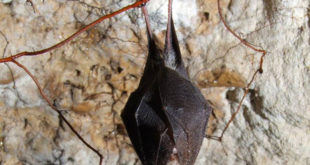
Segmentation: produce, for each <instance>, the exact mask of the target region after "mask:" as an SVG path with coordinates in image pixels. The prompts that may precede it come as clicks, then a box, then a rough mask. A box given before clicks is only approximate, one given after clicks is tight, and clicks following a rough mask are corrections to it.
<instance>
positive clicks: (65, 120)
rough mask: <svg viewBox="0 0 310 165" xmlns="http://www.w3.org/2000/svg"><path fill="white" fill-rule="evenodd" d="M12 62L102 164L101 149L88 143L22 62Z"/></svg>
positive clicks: (13, 60)
mask: <svg viewBox="0 0 310 165" xmlns="http://www.w3.org/2000/svg"><path fill="white" fill-rule="evenodd" d="M12 62H13V63H14V64H16V65H17V66H18V67H20V68H22V69H23V70H24V71H25V72H26V73H27V74H28V75H29V76H30V77H31V79H32V80H33V81H34V83H35V84H36V86H37V88H38V89H39V92H40V95H41V96H42V97H43V99H44V100H45V101H46V102H47V104H48V105H49V106H50V107H51V108H52V109H53V110H54V111H56V112H57V113H58V115H59V116H60V118H61V120H63V121H64V122H65V123H66V124H67V125H68V126H69V128H70V129H71V130H72V132H73V133H74V134H75V135H76V136H77V137H78V138H79V139H80V140H81V141H82V142H83V143H84V144H85V145H86V146H87V147H88V148H89V149H91V150H92V151H93V152H95V153H96V154H97V155H98V156H99V158H100V161H99V164H100V165H101V164H102V160H103V156H102V155H101V154H100V153H99V151H97V150H96V149H95V148H94V147H92V146H91V145H90V144H88V143H87V142H86V141H85V139H84V138H83V137H82V136H81V135H80V134H79V133H78V132H77V131H76V130H75V129H74V128H73V126H72V125H71V124H70V123H69V121H68V120H67V119H66V118H65V116H63V115H62V113H61V111H60V110H58V109H57V108H56V107H55V106H54V105H53V104H52V102H51V101H50V100H49V99H48V98H47V96H46V95H45V94H44V92H43V90H42V88H41V86H40V84H39V81H38V80H37V78H36V77H35V76H34V75H33V74H32V73H31V72H30V71H29V70H28V69H27V68H26V67H25V66H24V65H22V64H21V63H19V62H17V61H15V59H12Z"/></svg>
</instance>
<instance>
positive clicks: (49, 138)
mask: <svg viewBox="0 0 310 165" xmlns="http://www.w3.org/2000/svg"><path fill="white" fill-rule="evenodd" d="M32 2H33V4H34V6H31V3H30V2H26V1H22V0H14V1H12V2H9V1H0V9H1V10H0V32H1V33H0V53H1V56H2V54H3V55H4V56H10V55H12V54H16V53H18V52H22V51H33V50H40V49H43V48H46V47H48V46H51V45H53V44H55V43H57V42H59V41H61V40H63V39H65V38H66V37H68V36H69V35H71V34H72V33H74V32H75V31H77V30H78V29H79V28H81V27H83V26H85V25H86V24H88V23H90V22H91V21H93V20H95V19H96V18H98V17H99V16H102V15H104V14H107V13H110V12H111V11H115V10H117V9H119V8H121V7H123V6H126V5H128V4H130V2H128V1H117V2H114V1H112V0H109V1H99V0H85V1H84V0H80V1H62V0H55V1H38V0H32ZM167 2H168V1H167V0H151V1H150V2H149V3H148V5H147V7H148V9H149V12H150V16H151V17H150V18H151V25H152V28H153V31H154V34H155V35H156V37H157V39H158V43H159V44H160V45H161V46H162V45H163V42H164V34H165V33H164V32H165V28H166V22H167V19H166V18H167ZM222 8H223V13H224V16H225V19H226V21H227V23H228V24H229V25H230V26H231V27H232V29H233V30H235V31H236V32H237V34H238V35H240V36H242V38H244V39H246V40H247V41H249V42H250V43H252V44H253V45H256V46H258V47H259V48H263V49H265V50H267V52H268V53H267V55H266V56H265V59H264V65H263V69H264V73H263V74H258V75H257V77H256V78H255V81H254V83H253V84H252V85H251V86H250V92H249V94H248V95H247V97H246V98H245V101H244V102H243V104H242V106H241V107H242V108H241V111H240V112H239V113H238V115H237V117H236V119H235V120H234V121H233V122H232V124H231V125H230V127H229V128H228V130H227V132H226V133H225V135H224V138H223V142H222V143H219V142H218V141H215V140H212V139H207V138H206V139H205V140H204V143H203V146H202V148H201V152H200V155H199V157H198V159H197V161H196V164H197V165H198V164H199V165H200V164H201V165H204V164H310V111H309V110H310V96H309V95H310V56H309V52H310V46H309V44H310V39H309V36H310V34H309V33H310V31H309V26H310V20H309V8H310V3H309V1H308V0H296V1H289V0H274V1H267V0H239V1H238V0H231V1H229V0H222ZM173 14H174V21H175V25H176V29H177V35H178V39H179V42H180V46H181V51H182V55H183V58H184V61H185V63H186V66H187V70H188V71H189V74H190V76H191V78H192V81H193V82H194V83H195V84H197V86H198V87H199V88H200V89H201V91H202V92H203V94H204V96H205V97H206V99H207V100H208V101H209V102H210V103H211V104H212V106H213V107H214V113H215V115H216V118H214V117H213V116H212V117H211V118H210V121H209V124H208V129H207V130H206V133H207V134H208V135H213V136H217V135H220V133H221V131H222V130H223V129H224V126H225V124H226V123H227V122H228V120H229V119H230V117H231V114H232V113H233V112H234V111H235V110H236V108H237V106H238V103H239V102H240V99H241V97H242V96H243V93H244V90H243V89H242V88H243V87H245V86H246V84H247V83H248V82H249V81H250V79H251V76H252V75H253V73H254V72H255V70H256V69H257V67H258V65H259V59H260V54H259V53H257V52H254V51H253V50H251V49H249V48H248V47H245V46H244V45H243V44H241V43H240V41H239V40H237V39H236V38H235V37H234V36H233V35H232V34H231V33H230V32H229V31H228V30H227V29H226V28H225V27H224V26H223V24H222V23H221V22H220V20H219V17H218V11H217V2H216V0H196V2H195V1H188V0H174V8H173ZM7 42H8V45H7ZM6 45H7V47H6ZM146 51H147V40H146V34H145V24H144V20H143V18H142V14H141V11H140V10H139V9H133V10H130V11H128V12H126V13H123V14H121V15H119V16H117V17H114V18H112V19H109V20H106V21H104V22H102V23H100V24H99V25H97V26H96V27H95V28H93V29H91V30H89V31H87V32H85V33H83V34H82V35H81V36H80V37H78V38H77V39H75V40H74V41H72V42H70V43H69V44H67V45H65V46H64V47H62V48H58V49H57V50H54V51H51V52H49V53H46V54H44V55H41V56H36V57H23V58H20V59H19V60H18V61H19V62H20V63H22V64H24V65H25V66H26V67H27V68H28V69H29V70H30V71H31V73H33V74H34V75H35V76H36V77H37V78H38V79H39V83H40V84H41V86H42V88H43V90H44V92H45V94H46V95H47V96H48V98H49V99H50V100H51V101H52V102H53V103H55V105H57V107H59V109H61V110H64V115H65V116H66V117H67V118H68V120H69V121H70V123H71V124H72V125H73V126H74V128H75V129H76V130H77V131H78V132H79V133H80V134H81V136H82V137H84V138H85V140H86V141H88V142H90V144H91V145H93V146H94V147H95V148H97V149H98V150H99V151H100V152H101V153H102V154H103V155H104V164H109V165H110V164H129V165H130V164H136V162H137V161H138V159H137V156H136V154H135V152H134V150H133V148H132V146H131V144H130V141H129V138H128V137H127V134H126V131H125V129H124V126H123V125H122V122H121V119H120V116H119V115H120V113H121V110H122V108H123V106H124V105H125V103H126V101H127V99H128V96H129V94H130V93H131V92H132V91H134V90H135V89H136V87H137V85H138V83H139V80H140V77H141V75H142V71H143V67H144V63H145V58H146V55H147V52H146ZM0 75H1V76H0V161H1V163H2V164H6V165H11V164H14V165H15V164H82V165H84V164H85V165H88V164H98V161H99V159H98V157H97V155H96V154H94V153H93V152H92V151H91V150H89V149H88V148H87V147H86V146H85V145H83V144H82V143H81V141H79V140H78V138H77V137H76V136H75V135H74V134H73V133H72V131H70V130H69V128H68V127H67V126H66V125H65V124H64V123H59V119H58V116H57V114H56V113H55V112H54V111H53V110H52V109H51V108H50V107H48V106H47V104H46V102H45V101H44V100H43V99H42V98H41V96H40V95H39V92H38V90H37V88H36V86H35V85H34V83H33V82H32V80H31V79H30V78H29V76H28V75H27V74H26V73H25V72H24V71H23V70H21V69H20V68H18V67H16V66H15V65H14V64H11V63H9V64H8V65H4V64H0ZM62 125H63V127H62ZM174 163H175V162H174ZM171 164H173V163H171Z"/></svg>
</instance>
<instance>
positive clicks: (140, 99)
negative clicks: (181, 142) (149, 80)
mask: <svg viewBox="0 0 310 165" xmlns="http://www.w3.org/2000/svg"><path fill="white" fill-rule="evenodd" d="M151 88H152V87H151ZM151 88H150V89H148V90H146V91H145V92H141V91H139V90H137V91H135V92H134V93H132V94H131V96H130V97H129V100H128V102H127V104H126V106H125V109H124V110H123V112H122V119H123V121H124V124H125V126H126V129H127V132H128V135H129V137H130V139H131V141H132V144H133V146H134V148H135V150H136V152H137V154H138V156H139V158H140V160H141V161H142V163H143V164H144V165H165V164H167V161H168V159H169V157H170V155H171V153H172V149H173V141H172V139H171V138H170V137H169V135H168V128H167V126H166V124H165V123H166V122H164V120H167V119H165V115H164V113H163V111H162V106H161V102H160V98H159V94H158V92H156V91H158V90H157V89H156V88H155V89H154V88H153V89H151Z"/></svg>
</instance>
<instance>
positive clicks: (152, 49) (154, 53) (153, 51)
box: [142, 6, 161, 60]
mask: <svg viewBox="0 0 310 165" xmlns="http://www.w3.org/2000/svg"><path fill="white" fill-rule="evenodd" d="M142 12H143V15H144V18H145V23H146V31H147V40H148V49H149V55H150V57H151V58H153V59H156V60H160V59H161V58H160V55H159V51H158V48H157V46H156V44H155V40H154V37H153V33H152V28H151V25H150V21H149V15H148V12H147V9H146V6H143V7H142Z"/></svg>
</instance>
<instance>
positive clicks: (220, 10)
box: [207, 0, 267, 142]
mask: <svg viewBox="0 0 310 165" xmlns="http://www.w3.org/2000/svg"><path fill="white" fill-rule="evenodd" d="M217 5H218V13H219V15H220V20H221V21H222V22H223V24H224V26H225V28H226V29H227V30H228V31H229V32H230V33H231V34H232V35H234V36H235V37H236V38H237V39H238V40H239V41H240V42H241V43H242V44H244V45H245V46H246V47H249V48H251V49H252V50H254V51H256V52H259V53H262V55H261V57H260V61H259V68H258V69H257V70H256V71H255V72H254V74H253V76H252V78H251V81H250V82H249V83H248V84H247V86H246V88H245V92H244V94H243V96H242V98H241V101H240V102H239V105H238V108H237V110H236V112H234V113H233V114H232V116H231V118H230V119H229V121H228V123H227V124H226V126H225V128H224V130H223V132H222V133H221V136H219V137H218V136H207V137H208V138H210V139H214V140H218V141H220V142H222V139H223V136H224V133H225V132H226V130H227V129H228V127H229V124H230V123H231V122H232V121H233V120H234V119H235V118H236V116H237V113H238V112H239V111H240V109H241V105H242V103H243V101H244V99H245V97H246V96H247V94H248V93H249V87H250V85H251V84H252V83H253V81H254V79H255V77H256V75H257V73H263V62H264V57H265V55H266V53H267V52H266V50H264V49H258V48H255V47H254V46H253V45H252V44H250V43H249V42H247V41H246V40H244V39H242V38H241V37H240V36H238V35H237V34H236V33H235V32H234V31H233V30H232V29H231V28H230V27H229V25H228V24H227V23H226V21H225V20H224V17H223V14H222V9H221V5H220V0H217Z"/></svg>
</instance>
